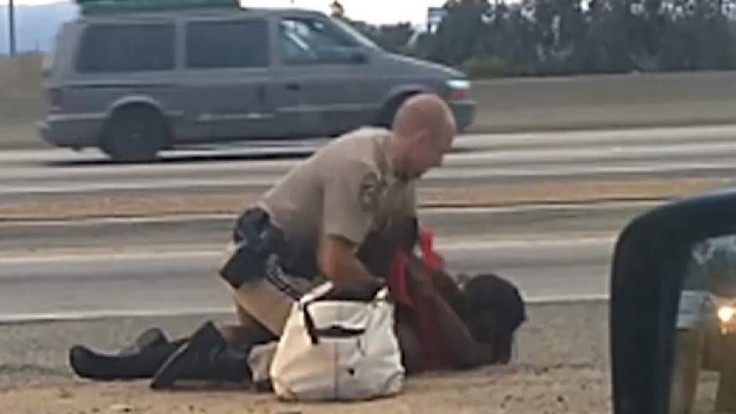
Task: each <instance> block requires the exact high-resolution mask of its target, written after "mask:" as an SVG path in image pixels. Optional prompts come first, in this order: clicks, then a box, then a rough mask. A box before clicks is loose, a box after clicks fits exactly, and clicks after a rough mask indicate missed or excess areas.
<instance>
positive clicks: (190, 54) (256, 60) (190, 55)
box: [186, 20, 269, 69]
mask: <svg viewBox="0 0 736 414" xmlns="http://www.w3.org/2000/svg"><path fill="white" fill-rule="evenodd" d="M186 44H187V67H189V68H194V69H212V68H262V67H267V66H268V64H269V53H268V25H267V23H266V21H265V20H242V21H208V22H192V23H189V24H187V38H186Z"/></svg>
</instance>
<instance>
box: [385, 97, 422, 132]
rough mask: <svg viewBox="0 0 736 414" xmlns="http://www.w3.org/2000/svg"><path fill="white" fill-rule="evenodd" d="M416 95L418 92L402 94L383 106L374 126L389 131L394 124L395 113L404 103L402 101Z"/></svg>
mask: <svg viewBox="0 0 736 414" xmlns="http://www.w3.org/2000/svg"><path fill="white" fill-rule="evenodd" d="M418 93H419V92H409V93H404V94H402V95H399V96H396V97H394V98H392V99H391V100H390V101H388V102H387V103H386V104H385V105H383V108H382V109H381V111H380V112H379V114H378V117H377V120H376V123H375V126H377V127H380V128H387V129H391V126H392V125H393V123H394V118H395V117H396V112H398V110H399V108H400V107H401V105H402V104H403V103H404V101H406V100H407V99H409V98H411V97H412V96H414V95H416V94H418Z"/></svg>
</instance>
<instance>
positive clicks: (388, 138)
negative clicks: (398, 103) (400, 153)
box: [379, 130, 409, 184]
mask: <svg viewBox="0 0 736 414" xmlns="http://www.w3.org/2000/svg"><path fill="white" fill-rule="evenodd" d="M393 139H394V134H393V132H391V131H389V130H385V134H383V135H382V136H381V151H380V152H381V154H380V155H379V162H380V163H381V165H380V168H381V171H383V172H384V175H385V177H386V179H387V180H388V184H395V183H397V182H402V183H407V182H408V181H409V180H408V179H406V177H403V176H401V175H400V174H398V172H397V171H396V162H395V159H394V156H393V155H394V154H393V151H392V150H393V148H392V147H391V142H392V140H393Z"/></svg>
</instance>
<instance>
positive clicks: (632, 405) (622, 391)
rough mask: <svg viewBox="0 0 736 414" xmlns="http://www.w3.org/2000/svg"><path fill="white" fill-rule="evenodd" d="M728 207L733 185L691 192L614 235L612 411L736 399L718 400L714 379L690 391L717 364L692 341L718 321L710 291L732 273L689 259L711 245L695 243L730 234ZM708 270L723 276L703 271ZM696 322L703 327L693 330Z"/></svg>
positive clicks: (646, 412) (681, 409)
mask: <svg viewBox="0 0 736 414" xmlns="http://www.w3.org/2000/svg"><path fill="white" fill-rule="evenodd" d="M734 211H736V191H728V192H721V193H715V194H708V195H700V196H695V197H691V198H688V199H684V200H679V201H675V202H671V203H668V204H666V205H663V206H661V207H658V208H656V209H654V210H652V211H650V212H647V213H645V214H643V215H641V216H639V217H637V218H635V219H634V220H633V221H631V222H630V223H629V224H628V225H627V226H626V228H625V229H624V230H623V231H622V233H621V234H620V236H619V239H618V241H617V243H616V247H615V251H614V257H613V262H612V263H613V264H612V270H611V282H610V283H611V284H610V290H611V302H610V332H611V352H612V358H611V360H612V391H613V408H614V410H613V412H614V413H615V414H672V413H689V412H714V411H713V410H715V411H716V412H718V411H719V410H720V411H721V412H722V411H723V409H724V407H726V409H727V411H725V412H734V411H728V410H732V409H734V408H733V405H736V403H733V404H732V401H731V400H727V399H723V400H722V401H721V400H719V399H718V397H717V395H716V391H715V387H714V386H713V384H712V383H713V382H714V381H712V378H710V382H708V383H704V384H705V385H706V386H705V387H703V388H702V389H703V390H705V391H707V392H708V393H711V394H713V395H712V396H710V395H709V396H708V398H697V399H696V398H694V390H695V389H697V386H698V381H699V377H698V376H697V372H698V371H700V370H706V369H708V366H711V367H712V366H716V367H718V368H719V370H720V368H721V366H719V365H718V364H716V362H717V361H716V360H714V359H713V358H711V359H710V360H708V358H707V357H706V355H704V354H701V352H703V350H704V349H705V347H702V346H700V345H698V343H696V342H694V341H693V339H697V340H698V341H701V342H702V340H704V338H705V337H706V336H707V335H709V332H712V329H711V328H712V327H713V326H714V324H716V323H717V322H718V321H717V319H716V314H717V311H718V308H717V307H714V306H709V304H710V305H713V304H712V303H711V301H710V300H709V298H710V296H711V295H713V294H716V293H717V294H722V293H723V292H731V290H732V289H731V288H730V287H731V286H730V282H731V281H730V279H729V280H721V279H722V278H723V277H728V278H730V276H731V275H732V274H731V273H724V272H723V266H722V264H723V263H720V262H719V263H715V262H714V263H715V264H714V265H713V266H711V265H703V264H702V263H701V264H698V265H697V266H694V265H693V258H694V257H695V258H698V260H699V261H702V260H701V259H702V258H703V257H706V258H707V257H710V256H708V255H707V254H705V253H704V252H706V253H707V252H710V250H709V249H707V248H706V249H704V248H702V247H698V246H702V245H703V242H704V241H708V240H711V239H718V238H724V237H725V238H726V239H728V238H729V236H731V235H735V234H736V215H734V214H733V212H734ZM734 249H736V240H734ZM711 253H713V252H711ZM714 257H716V258H718V256H717V255H716V256H714ZM734 258H736V256H734ZM714 260H715V259H714ZM718 260H720V258H718ZM716 264H717V266H716ZM734 264H735V265H736V261H734ZM709 274H713V275H716V276H718V278H721V279H718V280H715V279H714V280H710V279H708V278H707V277H706V276H703V275H709ZM701 276H703V277H701ZM708 277H709V276H708ZM724 286H726V288H724ZM729 294H730V293H729ZM734 313H736V310H734ZM731 316H733V315H731ZM716 326H717V325H716ZM701 328H702V332H703V333H704V334H702V335H700V334H699V335H693V333H694V332H695V333H697V332H696V331H697V330H700V329H701ZM693 344H694V345H695V346H692V345H693ZM734 346H736V342H734ZM729 352H730V354H734V350H733V349H732V350H730V351H729ZM729 361H730V360H729ZM729 361H727V362H729ZM729 363H730V362H729ZM726 365H728V364H726ZM726 365H724V366H726ZM729 366H730V365H729ZM734 367H736V364H734ZM729 369H730V368H729ZM711 371H713V370H712V369H711ZM721 371H723V370H721ZM729 372H730V371H729ZM734 374H736V372H734ZM721 375H722V378H721V379H722V380H728V379H729V378H730V377H723V375H724V374H723V373H721ZM716 382H717V381H716ZM732 382H736V377H734V381H732ZM711 391H712V392H711ZM729 395H730V394H724V395H723V397H729ZM711 397H712V398H711ZM703 403H705V404H708V405H709V406H708V407H706V408H705V409H706V411H700V409H699V408H698V409H694V408H697V407H695V405H699V404H703ZM719 404H720V407H719Z"/></svg>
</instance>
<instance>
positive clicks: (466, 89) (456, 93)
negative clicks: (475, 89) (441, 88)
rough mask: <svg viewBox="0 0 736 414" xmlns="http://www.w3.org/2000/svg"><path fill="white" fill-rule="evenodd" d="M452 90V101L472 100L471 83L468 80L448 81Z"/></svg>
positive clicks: (448, 85)
mask: <svg viewBox="0 0 736 414" xmlns="http://www.w3.org/2000/svg"><path fill="white" fill-rule="evenodd" d="M447 87H448V88H450V100H452V101H462V100H467V99H470V81H468V80H466V79H451V80H449V81H447Z"/></svg>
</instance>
